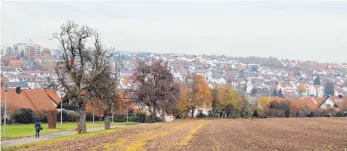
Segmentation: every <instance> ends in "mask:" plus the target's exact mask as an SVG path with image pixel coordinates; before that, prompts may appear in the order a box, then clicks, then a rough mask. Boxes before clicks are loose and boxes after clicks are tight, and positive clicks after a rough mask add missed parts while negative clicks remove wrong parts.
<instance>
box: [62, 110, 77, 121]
mask: <svg viewBox="0 0 347 151" xmlns="http://www.w3.org/2000/svg"><path fill="white" fill-rule="evenodd" d="M62 115H63V122H76V120H78V119H79V115H78V113H76V112H74V111H67V110H63V113H62ZM57 121H60V111H58V112H57Z"/></svg>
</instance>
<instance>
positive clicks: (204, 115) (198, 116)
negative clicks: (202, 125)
mask: <svg viewBox="0 0 347 151" xmlns="http://www.w3.org/2000/svg"><path fill="white" fill-rule="evenodd" d="M205 117H207V115H206V114H204V113H201V112H200V113H198V114H197V115H196V118H205Z"/></svg>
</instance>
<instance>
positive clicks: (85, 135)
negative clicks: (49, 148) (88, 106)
mask: <svg viewBox="0 0 347 151" xmlns="http://www.w3.org/2000/svg"><path fill="white" fill-rule="evenodd" d="M119 124H122V125H135V124H136V123H135V122H129V123H128V124H127V123H124V122H123V123H119ZM131 127H132V126H129V127H128V126H126V127H118V128H113V129H109V130H101V131H95V132H89V133H84V134H78V135H72V136H62V137H58V138H53V139H49V140H44V141H41V142H37V143H30V144H24V145H16V146H10V147H6V148H2V149H1V150H2V151H15V150H19V149H27V148H31V147H35V146H40V145H42V144H51V143H55V142H59V141H66V140H71V139H76V138H79V137H90V136H95V135H100V134H106V133H112V132H118V131H121V130H126V129H128V128H131Z"/></svg>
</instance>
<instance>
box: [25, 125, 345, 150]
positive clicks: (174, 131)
mask: <svg viewBox="0 0 347 151" xmlns="http://www.w3.org/2000/svg"><path fill="white" fill-rule="evenodd" d="M345 148H346V150H347V119H346V118H289V119H285V118H282V119H214V120H211V119H202V120H184V121H175V122H171V123H156V124H142V125H139V126H137V127H135V128H130V129H127V130H122V131H119V132H112V133H107V134H102V135H95V136H89V137H79V138H76V139H73V140H62V141H55V142H52V143H50V144H40V145H39V146H35V147H31V148H26V149H23V150H55V151H56V150H70V151H72V150H83V151H84V150H99V151H102V150H127V151H131V150H151V151H156V150H266V151H269V150H300V151H301V150H338V151H339V150H340V151H345Z"/></svg>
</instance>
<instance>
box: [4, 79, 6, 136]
mask: <svg viewBox="0 0 347 151" xmlns="http://www.w3.org/2000/svg"><path fill="white" fill-rule="evenodd" d="M6 110H7V85H5V111H4V112H5V113H4V137H6V120H7V111H6Z"/></svg>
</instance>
